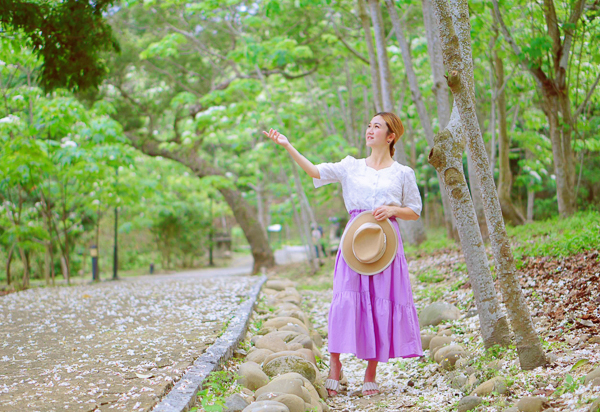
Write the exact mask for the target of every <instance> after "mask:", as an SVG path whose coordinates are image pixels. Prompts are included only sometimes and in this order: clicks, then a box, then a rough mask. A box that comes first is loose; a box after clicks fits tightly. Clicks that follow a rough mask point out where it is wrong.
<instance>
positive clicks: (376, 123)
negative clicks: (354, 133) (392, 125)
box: [365, 116, 393, 147]
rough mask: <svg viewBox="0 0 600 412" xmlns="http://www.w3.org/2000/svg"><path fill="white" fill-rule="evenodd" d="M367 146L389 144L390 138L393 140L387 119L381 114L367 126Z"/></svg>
mask: <svg viewBox="0 0 600 412" xmlns="http://www.w3.org/2000/svg"><path fill="white" fill-rule="evenodd" d="M365 139H366V144H367V147H378V146H389V142H388V141H389V140H393V139H392V136H391V135H390V136H388V128H387V125H386V124H385V120H383V117H381V116H375V117H374V118H372V119H371V121H370V122H369V125H368V126H367V132H366V134H365Z"/></svg>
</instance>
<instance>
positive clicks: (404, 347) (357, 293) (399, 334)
mask: <svg viewBox="0 0 600 412" xmlns="http://www.w3.org/2000/svg"><path fill="white" fill-rule="evenodd" d="M360 212H362V210H352V211H350V215H351V219H350V222H352V220H353V219H354V218H355V217H356V216H357V215H358V214H359V213H360ZM390 221H391V222H392V225H393V226H394V229H396V233H397V234H398V240H399V245H398V253H397V254H396V257H395V258H394V260H393V261H392V264H391V265H390V266H388V268H387V269H385V270H384V271H383V272H381V273H378V274H376V275H372V276H365V275H360V274H358V273H356V272H355V271H354V270H352V269H350V267H349V266H348V265H347V264H346V261H345V260H344V258H343V257H342V252H341V248H340V249H339V250H338V253H337V257H336V260H335V270H334V275H333V300H332V302H331V308H330V309H329V327H328V334H329V336H328V349H329V352H330V353H352V354H354V355H356V357H358V358H360V359H365V360H376V361H379V362H387V361H388V360H389V359H390V358H411V357H416V356H422V355H423V350H422V348H421V334H420V328H419V318H418V316H417V309H416V308H415V304H414V301H413V296H412V289H411V286H410V280H409V277H408V264H407V263H406V257H405V256H404V247H403V246H402V238H401V237H400V235H399V233H400V230H399V228H398V222H397V221H396V219H395V218H394V219H390ZM350 222H348V223H350Z"/></svg>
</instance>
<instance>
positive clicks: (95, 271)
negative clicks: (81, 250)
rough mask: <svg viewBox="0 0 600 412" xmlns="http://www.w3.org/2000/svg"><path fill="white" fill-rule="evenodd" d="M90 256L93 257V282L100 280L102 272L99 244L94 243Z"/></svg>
mask: <svg viewBox="0 0 600 412" xmlns="http://www.w3.org/2000/svg"><path fill="white" fill-rule="evenodd" d="M90 256H91V257H92V282H98V281H100V274H99V273H98V246H96V245H92V246H91V247H90Z"/></svg>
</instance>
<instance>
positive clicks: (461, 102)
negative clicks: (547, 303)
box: [433, 0, 546, 369]
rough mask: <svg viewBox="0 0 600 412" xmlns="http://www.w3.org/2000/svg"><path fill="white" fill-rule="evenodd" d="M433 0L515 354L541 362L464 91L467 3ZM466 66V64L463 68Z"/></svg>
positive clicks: (530, 364) (469, 75) (528, 364)
mask: <svg viewBox="0 0 600 412" xmlns="http://www.w3.org/2000/svg"><path fill="white" fill-rule="evenodd" d="M433 4H434V11H435V16H436V20H437V22H438V27H439V30H440V39H441V41H442V52H443V55H444V65H445V67H446V69H447V71H448V72H449V73H450V78H449V79H450V80H449V82H448V86H449V87H450V90H451V91H452V93H453V95H454V104H455V105H456V106H457V108H458V112H459V114H460V119H461V123H462V125H463V127H464V128H465V131H466V136H467V143H468V145H469V150H470V154H471V156H472V159H473V163H474V165H475V170H476V174H477V178H478V180H479V183H480V187H481V190H482V196H483V202H484V206H485V214H486V218H487V222H488V228H489V230H490V239H491V243H492V251H493V253H494V258H495V261H496V271H497V273H498V279H499V280H500V286H501V289H502V296H503V298H504V302H505V305H506V309H507V311H508V316H509V320H510V323H511V326H512V328H513V331H514V333H515V337H516V346H517V351H518V354H519V360H520V363H521V367H522V368H523V369H534V368H536V367H538V366H542V365H545V364H546V355H545V353H544V351H543V349H542V346H541V344H540V341H539V339H538V336H537V334H536V332H535V329H534V327H533V322H532V321H531V314H530V312H529V308H528V307H527V303H526V301H525V297H524V296H523V293H522V291H521V286H520V284H519V281H518V279H517V274H516V269H515V262H514V257H513V254H512V251H511V247H510V242H509V239H508V235H507V234H506V228H505V227H504V221H503V219H502V211H501V209H500V202H499V201H498V194H497V192H496V187H495V185H494V178H493V176H492V173H491V171H490V168H489V160H488V156H487V153H486V150H485V145H484V143H483V138H482V136H481V129H480V128H479V124H478V122H477V116H476V114H475V101H474V93H470V92H469V90H470V88H469V85H472V84H473V83H474V78H473V72H472V55H471V47H470V36H471V33H470V22H469V11H468V5H467V2H466V0H453V1H452V8H451V9H452V14H451V13H450V9H449V7H448V2H447V0H433ZM453 17H454V18H453ZM453 20H454V21H453ZM455 25H456V30H455ZM459 38H460V41H459ZM469 66H470V67H471V70H469V69H468V67H469Z"/></svg>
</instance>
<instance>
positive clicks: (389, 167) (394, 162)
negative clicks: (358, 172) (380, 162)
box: [363, 157, 398, 172]
mask: <svg viewBox="0 0 600 412" xmlns="http://www.w3.org/2000/svg"><path fill="white" fill-rule="evenodd" d="M363 161H364V163H365V167H366V168H367V169H371V170H374V171H376V172H381V171H382V170H386V169H391V168H392V167H394V164H396V163H398V162H396V161H395V160H394V161H393V162H392V164H391V165H389V166H388V167H382V168H381V169H375V168H374V167H371V166H369V165H368V164H367V158H366V157H365V158H363Z"/></svg>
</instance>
